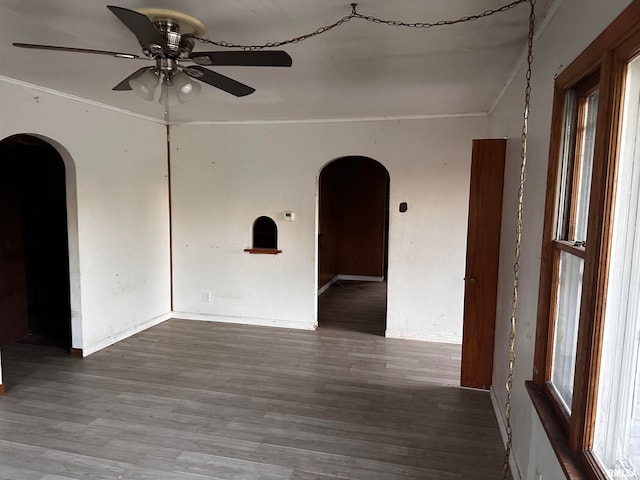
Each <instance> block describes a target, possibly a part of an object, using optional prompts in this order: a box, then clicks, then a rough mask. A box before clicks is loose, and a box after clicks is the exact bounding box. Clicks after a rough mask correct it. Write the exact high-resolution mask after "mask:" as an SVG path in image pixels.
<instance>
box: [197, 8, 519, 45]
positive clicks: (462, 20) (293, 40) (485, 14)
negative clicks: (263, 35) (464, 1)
mask: <svg viewBox="0 0 640 480" xmlns="http://www.w3.org/2000/svg"><path fill="white" fill-rule="evenodd" d="M530 1H531V0H515V1H513V2H511V3H508V4H506V5H503V6H501V7H498V8H495V9H492V10H486V11H484V12H482V13H479V14H476V15H467V16H464V17H460V18H457V19H455V20H440V21H437V22H412V23H409V22H402V21H400V20H388V19H383V18H378V17H374V16H372V15H363V14H361V13H358V11H357V10H356V7H357V6H358V4H357V3H352V4H351V13H350V14H349V15H345V16H344V17H342V18H341V19H340V20H338V21H336V22H333V23H330V24H329V25H324V26H322V27H320V28H317V29H316V30H314V31H313V32H310V33H305V34H304V35H299V36H297V37H293V38H290V39H288V40H281V41H278V42H266V43H262V44H256V45H243V44H240V43H232V42H225V41H215V40H209V39H208V38H200V37H195V36H194V37H192V38H193V39H194V40H197V41H199V42H201V43H208V44H211V45H216V46H218V47H225V48H239V49H241V50H262V49H265V48H277V47H282V46H284V45H289V44H292V43H299V42H302V41H304V40H307V39H309V38H312V37H317V36H318V35H322V34H323V33H325V32H328V31H329V30H333V29H334V28H336V27H339V26H340V25H343V24H345V23H347V22H349V21H350V20H352V19H354V18H358V19H360V20H366V21H367V22H371V23H378V24H384V25H389V26H392V27H408V28H431V27H441V26H447V25H455V24H458V23H466V22H473V21H475V20H480V19H481V18H486V17H490V16H491V15H494V14H496V13H502V12H506V11H507V10H511V9H512V8H514V7H516V6H518V5H520V4H521V3H527V2H530Z"/></svg>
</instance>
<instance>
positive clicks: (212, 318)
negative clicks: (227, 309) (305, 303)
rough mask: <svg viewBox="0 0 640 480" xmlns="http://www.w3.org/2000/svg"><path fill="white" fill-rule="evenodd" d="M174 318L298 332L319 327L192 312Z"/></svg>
mask: <svg viewBox="0 0 640 480" xmlns="http://www.w3.org/2000/svg"><path fill="white" fill-rule="evenodd" d="M173 318H180V319H183V320H201V321H205V322H220V323H235V324H239V325H256V326H261V327H279V328H294V329H297V330H315V329H316V328H317V325H316V324H314V323H313V322H297V321H292V320H280V319H272V318H259V317H233V316H228V315H209V314H204V313H192V312H173Z"/></svg>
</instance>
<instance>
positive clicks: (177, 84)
mask: <svg viewBox="0 0 640 480" xmlns="http://www.w3.org/2000/svg"><path fill="white" fill-rule="evenodd" d="M171 84H172V85H173V88H175V90H176V92H177V94H178V99H179V100H180V101H181V102H189V101H191V100H193V99H194V98H196V97H197V96H198V94H199V93H200V89H201V86H200V83H199V82H198V81H196V80H193V79H192V78H190V77H189V76H188V75H187V74H186V73H184V72H176V73H175V74H174V75H173V77H172V78H171Z"/></svg>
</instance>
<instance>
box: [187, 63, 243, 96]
mask: <svg viewBox="0 0 640 480" xmlns="http://www.w3.org/2000/svg"><path fill="white" fill-rule="evenodd" d="M184 72H185V73H186V74H187V75H189V76H190V77H192V78H195V79H196V80H200V81H201V82H204V83H208V84H209V85H211V86H213V87H216V88H219V89H220V90H224V91H225V92H227V93H230V94H231V95H235V96H236V97H244V96H245V95H249V94H251V93H253V92H255V91H256V89H255V88H251V87H249V86H248V85H245V84H244V83H240V82H238V81H237V80H234V79H232V78H229V77H225V76H224V75H221V74H219V73H217V72H214V71H212V70H208V69H206V68H203V67H188V68H185V69H184Z"/></svg>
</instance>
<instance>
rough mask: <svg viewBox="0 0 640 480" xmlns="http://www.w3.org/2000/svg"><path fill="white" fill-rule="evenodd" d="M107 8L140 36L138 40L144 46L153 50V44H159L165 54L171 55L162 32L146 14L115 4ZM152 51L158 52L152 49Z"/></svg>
mask: <svg viewBox="0 0 640 480" xmlns="http://www.w3.org/2000/svg"><path fill="white" fill-rule="evenodd" d="M107 8H108V9H109V10H111V13H113V14H114V15H115V16H116V17H118V19H119V20H120V21H121V22H122V23H124V24H125V25H126V26H127V28H128V29H129V30H131V31H132V32H133V34H134V35H135V36H136V37H137V38H138V42H139V43H140V46H141V47H142V48H146V49H149V50H153V46H154V45H157V46H158V48H159V49H161V50H162V51H163V52H164V53H165V55H169V54H170V53H171V52H170V51H169V47H168V46H167V43H166V42H165V41H164V38H163V37H162V34H161V33H160V31H159V30H158V29H157V28H156V27H155V26H154V25H153V23H151V20H149V18H148V17H147V16H146V15H143V14H141V13H139V12H136V11H135V10H129V9H128V8H123V7H115V6H113V5H107ZM152 53H156V52H153V51H152Z"/></svg>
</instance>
